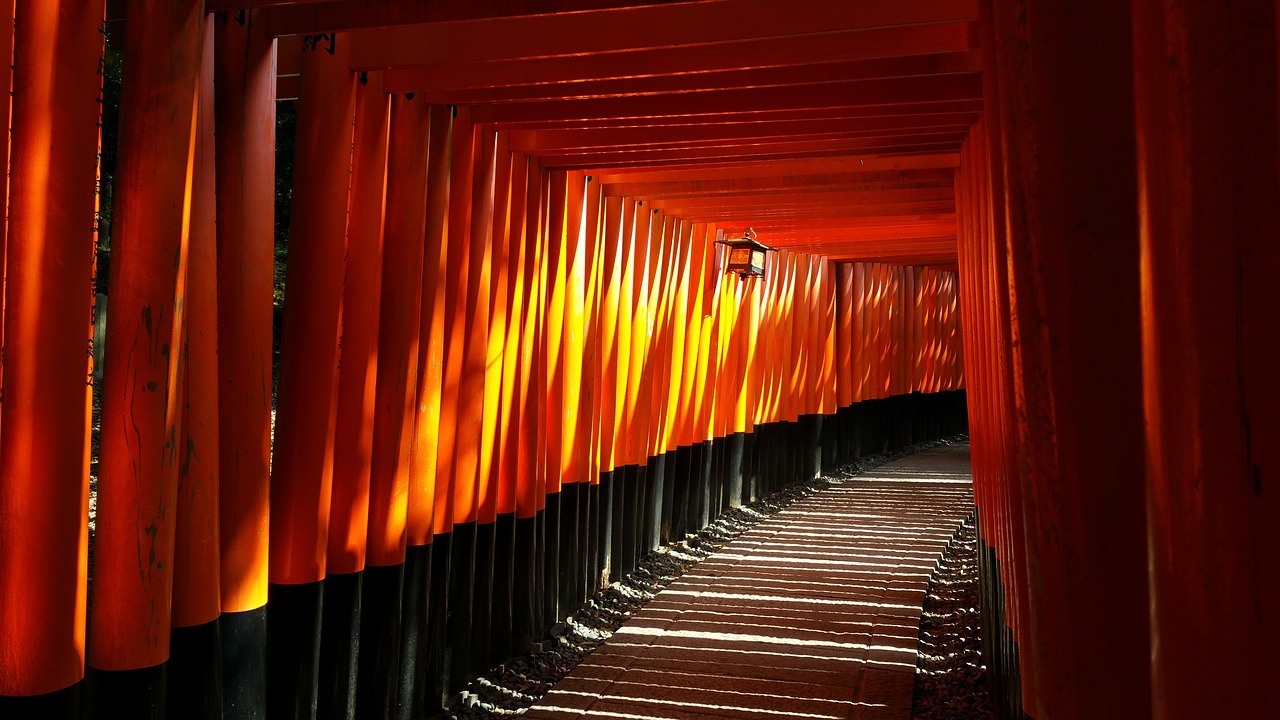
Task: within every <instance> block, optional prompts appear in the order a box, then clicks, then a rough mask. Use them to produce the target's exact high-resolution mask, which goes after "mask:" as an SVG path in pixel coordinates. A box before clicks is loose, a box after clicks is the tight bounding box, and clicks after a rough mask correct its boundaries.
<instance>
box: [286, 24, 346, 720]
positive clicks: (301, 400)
mask: <svg viewBox="0 0 1280 720" xmlns="http://www.w3.org/2000/svg"><path fill="white" fill-rule="evenodd" d="M303 48H304V52H303V60H302V63H303V64H302V75H301V81H300V82H301V91H300V93H299V98H298V106H297V108H298V131H297V132H298V134H297V139H296V140H295V145H294V147H295V159H294V166H293V168H294V171H293V198H292V200H293V204H292V207H291V209H290V216H289V238H290V243H289V261H288V269H287V274H286V277H285V303H284V320H283V323H284V326H283V328H282V329H281V341H280V379H279V393H278V398H277V414H278V417H277V423H276V436H275V449H274V452H273V453H272V468H271V546H270V549H271V565H270V579H271V589H270V596H269V602H268V618H267V632H268V647H267V652H268V669H267V672H268V686H267V691H268V692H267V704H268V708H269V711H268V712H269V714H270V716H271V717H272V718H273V720H274V718H285V717H307V716H309V715H310V714H311V713H314V711H315V710H314V708H315V705H316V702H317V701H316V683H317V678H318V673H319V651H320V648H319V645H320V620H321V599H322V593H323V581H324V576H325V569H326V561H327V558H328V552H329V542H328V532H329V499H330V498H329V493H330V487H331V485H332V481H333V429H334V424H335V422H336V421H335V415H336V411H335V408H336V406H337V396H338V326H339V318H340V313H341V303H342V292H341V288H342V280H343V268H344V256H345V254H346V238H347V194H348V189H349V186H350V177H351V176H350V169H351V138H352V119H353V118H354V116H355V76H354V75H353V74H352V73H351V71H350V70H349V69H348V67H347V55H346V53H347V42H346V37H345V36H341V35H339V34H337V33H331V34H328V35H316V36H311V37H310V38H309V40H308V42H304V44H303Z"/></svg>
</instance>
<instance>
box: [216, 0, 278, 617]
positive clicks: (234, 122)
mask: <svg viewBox="0 0 1280 720" xmlns="http://www.w3.org/2000/svg"><path fill="white" fill-rule="evenodd" d="M215 22H216V27H215V28H214V43H215V48H214V87H213V92H214V113H215V123H216V127H215V131H214V135H215V138H214V139H215V141H216V143H217V153H216V154H217V158H216V161H217V174H218V178H217V182H218V196H217V233H218V318H219V320H220V322H219V323H218V409H219V414H218V442H219V453H218V471H219V474H220V477H219V484H218V505H219V510H220V514H221V517H222V520H221V524H220V529H219V530H220V532H219V536H220V540H221V544H222V549H221V554H222V581H221V589H222V610H223V612H242V611H245V610H252V609H255V608H260V607H262V606H263V605H264V604H266V602H267V565H268V555H269V552H268V548H267V544H268V536H269V530H268V528H269V515H270V505H271V503H270V491H269V488H270V479H269V472H270V463H271V447H270V442H271V439H270V438H271V407H272V388H271V373H272V369H271V368H272V363H273V359H272V337H271V336H272V332H273V323H274V320H273V314H274V310H273V307H272V304H273V302H274V300H273V294H274V292H275V271H274V268H275V237H274V233H275V162H276V157H275V145H276V133H275V129H276V101H275V84H274V76H275V66H276V53H275V46H274V44H273V43H272V41H271V40H270V39H269V38H267V36H266V35H265V33H264V32H263V30H262V25H261V22H260V18H259V16H258V15H257V14H255V13H248V14H246V16H245V18H244V22H243V23H241V22H240V21H239V20H238V19H237V18H235V17H231V16H216V17H215Z"/></svg>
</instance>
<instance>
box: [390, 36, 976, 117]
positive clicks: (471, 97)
mask: <svg viewBox="0 0 1280 720" xmlns="http://www.w3.org/2000/svg"><path fill="white" fill-rule="evenodd" d="M953 27H954V30H953V31H952V35H954V36H957V37H958V36H960V35H961V34H962V33H964V32H965V31H966V30H968V28H967V27H966V26H965V25H964V24H956V25H954V26H953ZM947 29H950V28H947ZM887 30H896V31H897V34H898V35H899V36H905V35H906V33H907V32H911V31H912V30H913V29H912V28H891V29H887ZM833 35H836V33H823V34H821V35H819V36H818V39H819V41H823V42H825V43H827V44H833V43H834V42H839V40H840V39H845V40H851V41H853V42H857V40H858V39H859V38H858V36H857V35H856V34H841V35H843V38H839V37H833ZM788 39H789V40H791V41H792V42H793V43H795V44H796V46H797V47H796V49H795V50H794V51H793V56H801V55H810V54H811V52H812V51H811V49H810V48H807V47H806V48H805V49H804V50H801V49H799V47H798V46H799V45H801V44H802V43H807V42H811V40H810V39H809V38H804V39H800V38H788ZM757 44H758V43H757ZM846 47H847V46H846ZM735 49H737V50H739V51H740V50H741V48H740V47H737V48H735ZM697 50H698V51H699V53H698V55H699V56H705V55H706V54H708V53H709V52H711V51H712V48H711V47H707V46H704V47H700V48H698V49H697ZM641 52H644V51H641ZM898 52H899V53H901V54H900V55H898V56H896V57H872V58H870V59H854V60H849V59H847V57H842V58H840V59H839V60H835V61H832V62H828V63H823V64H821V65H818V66H816V67H815V66H814V65H800V66H794V65H791V66H786V65H784V66H782V67H761V66H759V65H758V64H757V63H758V61H756V62H752V63H751V64H752V65H753V66H754V67H751V68H749V69H730V70H721V71H714V72H688V71H686V72H683V73H680V74H673V75H654V74H645V75H641V76H631V77H625V76H626V75H628V74H629V73H632V72H634V69H629V70H625V71H623V72H621V73H620V74H619V75H617V76H614V77H608V78H602V79H588V80H578V81H573V82H565V83H548V82H546V81H545V80H544V81H542V82H539V83H536V84H527V85H519V86H514V87H513V86H504V87H499V88H492V87H481V88H476V89H470V88H455V89H448V90H446V89H444V88H443V87H439V86H433V85H432V84H431V82H432V80H433V79H434V78H437V77H440V76H441V75H442V74H443V73H442V72H441V71H440V70H439V69H436V70H435V71H433V69H432V68H423V69H418V68H414V69H408V70H399V71H397V70H387V72H388V73H389V74H390V78H389V79H390V80H391V82H392V86H391V87H392V89H393V90H394V91H399V92H414V91H417V92H424V93H425V94H426V96H427V97H428V98H429V99H430V100H431V101H433V102H449V103H461V104H468V105H478V104H483V103H493V102H511V101H515V100H522V101H529V100H543V101H553V100H562V99H563V100H569V99H584V98H603V97H634V96H647V97H658V96H661V95H665V94H669V93H685V94H688V93H695V92H705V91H708V90H723V89H728V88H739V87H744V86H758V87H778V86H786V85H792V84H803V83H808V82H812V81H813V80H814V78H815V75H819V74H820V76H821V77H822V79H823V80H824V81H825V82H841V81H851V80H873V79H884V78H906V77H918V76H921V75H947V74H952V73H959V72H974V71H976V70H979V69H981V58H980V56H979V53H978V52H977V51H976V50H956V51H953V52H944V53H935V54H919V55H915V54H910V52H909V50H906V49H902V50H899V51H898ZM686 53H687V51H686ZM631 54H632V53H625V55H627V56H630V55H631ZM848 54H851V53H848V52H846V56H847V55H848ZM859 54H861V53H859ZM621 55H623V53H610V54H608V55H606V56H604V57H602V56H600V55H595V56H593V59H594V60H596V62H597V63H599V64H604V63H605V62H606V61H607V60H612V61H613V64H619V60H620V58H619V56H621ZM727 58H728V55H722V56H719V57H718V59H719V60H720V61H721V62H723V61H724V60H725V59H727ZM631 59H632V60H633V61H634V58H631ZM699 59H700V58H699ZM579 61H580V59H579ZM522 62H531V63H535V64H536V63H537V61H522ZM504 64H507V65H510V64H513V63H511V62H510V61H508V62H507V63H504ZM541 64H544V65H547V64H554V66H556V69H559V68H561V67H563V66H564V65H566V64H567V63H565V62H564V61H563V59H562V58H550V59H549V61H548V62H544V63H541ZM632 67H633V68H634V66H632ZM485 70H487V71H488V73H491V72H492V69H490V68H485ZM449 71H450V72H449V74H448V75H447V76H446V77H447V78H448V79H447V80H445V81H444V83H443V84H449V85H457V84H459V82H458V79H457V75H458V71H459V69H458V68H456V67H450V68H449ZM525 72H526V73H527V72H528V70H526V71H525ZM598 72H599V70H598V69H597V70H596V71H595V72H594V73H589V74H592V75H595V74H596V73H598ZM488 73H485V74H488Z"/></svg>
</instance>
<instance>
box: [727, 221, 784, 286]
mask: <svg viewBox="0 0 1280 720" xmlns="http://www.w3.org/2000/svg"><path fill="white" fill-rule="evenodd" d="M720 242H722V243H724V244H725V245H728V246H729V261H728V263H727V264H726V267H725V270H726V271H728V272H736V273H738V277H744V278H749V277H760V276H762V275H764V260H765V253H767V252H769V251H770V250H772V249H773V248H771V247H769V246H767V245H765V244H763V243H761V242H759V241H757V240H756V231H755V230H752V229H751V228H747V231H746V232H745V233H743V236H742V237H740V238H734V239H725V240H721V241H720Z"/></svg>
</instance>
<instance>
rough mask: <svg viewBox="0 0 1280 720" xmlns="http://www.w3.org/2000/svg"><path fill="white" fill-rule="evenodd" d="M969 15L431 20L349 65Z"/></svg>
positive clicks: (380, 36)
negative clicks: (709, 30)
mask: <svg viewBox="0 0 1280 720" xmlns="http://www.w3.org/2000/svg"><path fill="white" fill-rule="evenodd" d="M977 16H978V12H977V3H976V1H975V0H959V1H958V2H957V1H956V0H905V1H902V2H887V1H885V0H879V1H878V2H872V3H860V4H858V5H854V6H845V5H841V4H836V5H830V4H821V5H816V6H813V7H807V8H806V9H805V12H802V13H797V12H794V11H793V10H792V9H790V8H786V7H781V6H779V5H777V4H776V3H771V2H768V0H724V1H723V2H717V3H712V4H696V3H695V4H686V3H680V4H677V5H671V6H655V7H634V8H622V9H615V10H610V11H607V12H597V13H572V14H547V15H539V16H534V17H522V18H499V19H493V20H487V21H478V22H472V23H465V24H463V23H457V24H449V23H440V22H434V23H428V24H421V25H404V26H401V27H389V28H386V29H381V30H376V31H365V32H362V33H360V34H359V37H360V44H359V46H358V47H359V51H358V52H357V54H356V57H355V58H354V67H358V68H361V69H381V68H387V67H395V66H429V65H435V64H439V63H448V62H467V61H492V60H499V59H516V58H521V59H523V58H535V57H540V56H554V55H563V54H586V53H598V52H608V51H611V50H626V49H643V48H651V47H683V46H689V45H700V44H705V43H706V42H707V35H706V28H709V27H714V28H716V33H715V39H716V41H718V42H727V41H734V40H754V39H756V38H760V37H764V36H771V35H772V36H777V35H808V34H812V33H822V32H829V31H832V30H852V29H864V28H874V27H886V26H894V25H915V24H926V23H936V22H947V21H963V20H973V19H976V18H977ZM388 24H390V23H388ZM281 34H284V33H281ZM748 67H749V65H748Z"/></svg>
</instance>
